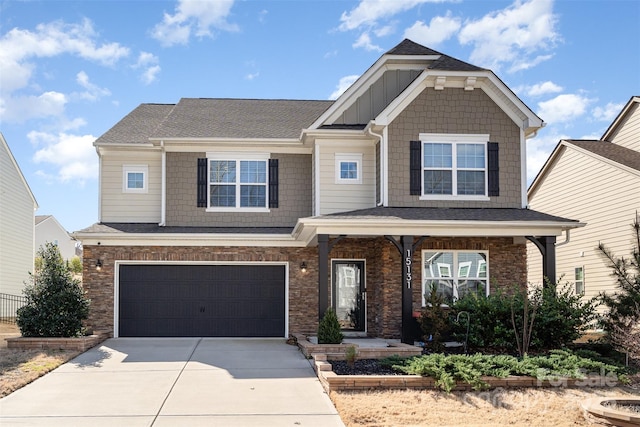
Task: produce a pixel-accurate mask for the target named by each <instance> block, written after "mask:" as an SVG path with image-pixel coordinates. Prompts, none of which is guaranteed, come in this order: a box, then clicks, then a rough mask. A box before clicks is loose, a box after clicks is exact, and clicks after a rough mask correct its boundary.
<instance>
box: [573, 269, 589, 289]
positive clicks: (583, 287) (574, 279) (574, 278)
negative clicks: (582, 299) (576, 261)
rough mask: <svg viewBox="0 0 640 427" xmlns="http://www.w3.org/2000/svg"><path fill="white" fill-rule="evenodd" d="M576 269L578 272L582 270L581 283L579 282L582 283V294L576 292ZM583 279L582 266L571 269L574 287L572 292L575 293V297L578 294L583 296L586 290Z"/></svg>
mask: <svg viewBox="0 0 640 427" xmlns="http://www.w3.org/2000/svg"><path fill="white" fill-rule="evenodd" d="M578 268H579V269H580V270H582V281H581V282H582V292H578V280H576V270H577V269H578ZM584 279H585V278H584V265H579V266H577V267H574V268H573V281H574V285H575V286H574V291H575V293H576V295H577V294H578V293H579V294H580V295H584V294H585V291H586V288H585V280H584Z"/></svg>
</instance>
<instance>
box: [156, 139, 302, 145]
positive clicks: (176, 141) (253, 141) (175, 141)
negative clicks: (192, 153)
mask: <svg viewBox="0 0 640 427" xmlns="http://www.w3.org/2000/svg"><path fill="white" fill-rule="evenodd" d="M149 141H152V142H156V143H158V144H159V143H160V142H162V141H164V143H165V145H167V146H169V145H185V144H221V145H237V144H253V145H265V144H267V145H268V144H276V145H296V144H301V143H302V142H301V141H300V139H299V138H225V137H210V138H149Z"/></svg>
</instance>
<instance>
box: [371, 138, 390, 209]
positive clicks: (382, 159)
mask: <svg viewBox="0 0 640 427" xmlns="http://www.w3.org/2000/svg"><path fill="white" fill-rule="evenodd" d="M367 133H368V134H369V135H371V136H373V137H376V138H378V141H380V164H379V165H376V166H377V167H378V168H379V169H380V201H379V202H378V203H377V204H376V206H384V204H385V200H384V194H385V187H386V176H385V173H384V170H385V168H384V167H382V165H385V164H386V158H387V156H386V151H385V150H386V140H385V139H384V134H383V133H375V132H374V131H373V130H372V129H371V127H370V126H369V127H368V128H367ZM383 148H384V149H383Z"/></svg>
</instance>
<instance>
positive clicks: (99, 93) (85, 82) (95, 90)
mask: <svg viewBox="0 0 640 427" xmlns="http://www.w3.org/2000/svg"><path fill="white" fill-rule="evenodd" d="M76 82H77V83H78V84H79V85H80V86H82V87H83V88H85V89H86V90H85V91H84V92H80V93H77V94H74V96H77V97H79V98H80V99H85V100H87V101H97V100H98V99H100V98H102V97H103V96H110V95H111V91H110V90H109V89H105V88H101V87H99V86H97V85H95V84H93V83H91V82H90V81H89V76H88V75H87V73H85V72H84V71H80V72H79V73H78V74H77V75H76Z"/></svg>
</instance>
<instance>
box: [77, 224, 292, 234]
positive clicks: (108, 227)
mask: <svg viewBox="0 0 640 427" xmlns="http://www.w3.org/2000/svg"><path fill="white" fill-rule="evenodd" d="M291 231H293V227H172V226H165V227H161V226H159V225H158V224H157V223H129V222H102V223H100V222H99V223H96V224H93V225H91V226H89V227H87V228H85V229H83V230H80V231H79V233H114V234H115V233H136V234H137V233H161V234H171V233H180V234H182V233H185V234H190V233H193V234H198V233H211V234H290V233H291Z"/></svg>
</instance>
